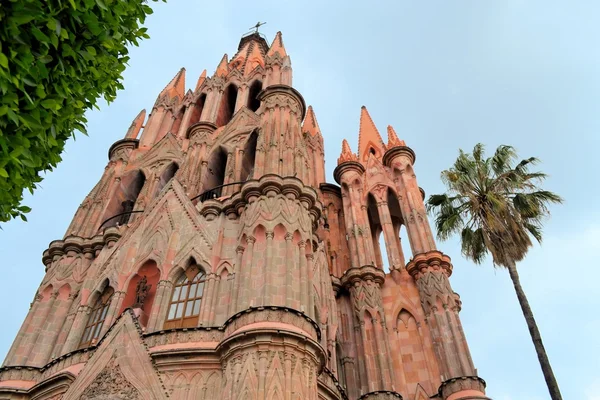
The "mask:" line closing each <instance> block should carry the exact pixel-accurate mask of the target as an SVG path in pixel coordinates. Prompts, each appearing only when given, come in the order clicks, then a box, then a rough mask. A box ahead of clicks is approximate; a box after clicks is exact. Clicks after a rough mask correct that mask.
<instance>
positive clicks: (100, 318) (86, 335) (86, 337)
mask: <svg viewBox="0 0 600 400" xmlns="http://www.w3.org/2000/svg"><path fill="white" fill-rule="evenodd" d="M114 292H115V291H114V290H113V288H111V287H110V286H108V287H107V288H106V289H104V291H103V292H102V295H101V296H100V297H99V298H98V300H97V301H96V304H95V305H94V308H93V309H92V312H90V317H89V319H88V322H87V324H86V326H85V330H84V331H83V336H82V337H81V342H80V344H79V347H80V348H83V347H88V346H91V345H92V344H95V343H96V341H97V340H98V338H99V336H100V331H102V325H104V320H105V319H106V314H107V313H108V308H109V307H110V301H111V299H112V295H113V293H114Z"/></svg>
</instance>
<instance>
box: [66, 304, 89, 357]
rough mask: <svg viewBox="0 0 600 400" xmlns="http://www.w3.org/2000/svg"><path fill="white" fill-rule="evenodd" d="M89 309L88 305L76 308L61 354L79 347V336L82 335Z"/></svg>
mask: <svg viewBox="0 0 600 400" xmlns="http://www.w3.org/2000/svg"><path fill="white" fill-rule="evenodd" d="M90 310H91V308H90V307H89V306H88V305H81V306H79V308H78V309H77V315H75V320H74V321H73V326H72V327H71V331H70V332H69V335H68V336H67V340H66V342H65V345H64V347H63V351H62V353H63V354H67V353H70V352H72V351H74V350H77V348H78V347H79V343H80V342H81V336H82V335H83V331H84V330H85V325H86V323H87V321H88V318H89V313H90Z"/></svg>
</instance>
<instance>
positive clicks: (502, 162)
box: [492, 145, 517, 176]
mask: <svg viewBox="0 0 600 400" xmlns="http://www.w3.org/2000/svg"><path fill="white" fill-rule="evenodd" d="M516 158H517V152H516V151H515V149H514V147H512V146H506V145H502V146H499V147H498V148H497V149H496V153H495V154H494V156H493V157H492V169H493V170H494V173H495V174H496V176H499V175H502V174H504V173H506V172H507V171H508V170H510V169H511V168H512V163H513V161H514V160H515V159H516Z"/></svg>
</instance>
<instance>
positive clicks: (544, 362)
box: [508, 263, 562, 400]
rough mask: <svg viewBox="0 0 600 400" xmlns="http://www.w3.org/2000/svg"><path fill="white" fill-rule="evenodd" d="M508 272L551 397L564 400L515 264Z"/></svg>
mask: <svg viewBox="0 0 600 400" xmlns="http://www.w3.org/2000/svg"><path fill="white" fill-rule="evenodd" d="M508 272H509V274H510V278H511V279H512V282H513V285H514V287H515V292H517V298H518V299H519V304H520V305H521V310H522V311H523V316H524V317H525V321H526V322H527V328H529V333H530V335H531V340H532V341H533V346H534V347H535V351H536V353H537V356H538V360H539V361H540V366H541V367H542V372H543V373H544V379H545V380H546V385H547V386H548V391H549V392H550V397H551V398H552V400H562V396H561V394H560V389H559V388H558V382H556V378H555V377H554V372H552V367H551V366H550V360H548V355H547V354H546V349H545V348H544V344H543V343H542V335H540V331H539V329H538V327H537V324H536V322H535V319H534V318H533V311H531V307H529V301H527V297H526V296H525V292H524V291H523V288H522V287H521V281H520V280H519V273H518V272H517V266H516V265H515V264H514V263H512V264H511V265H509V266H508Z"/></svg>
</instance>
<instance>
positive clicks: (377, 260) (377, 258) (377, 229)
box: [367, 193, 384, 268]
mask: <svg viewBox="0 0 600 400" xmlns="http://www.w3.org/2000/svg"><path fill="white" fill-rule="evenodd" d="M367 217H368V219H369V228H370V231H371V240H372V242H373V250H374V252H375V254H373V256H374V260H368V261H372V262H374V264H375V265H376V266H378V267H379V268H383V262H384V261H383V257H382V255H381V246H380V239H381V233H382V232H383V228H382V226H381V219H380V217H379V212H378V210H377V201H376V200H375V196H373V194H372V193H369V194H368V195H367Z"/></svg>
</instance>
